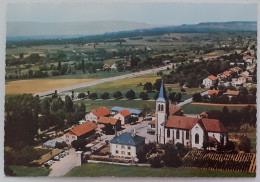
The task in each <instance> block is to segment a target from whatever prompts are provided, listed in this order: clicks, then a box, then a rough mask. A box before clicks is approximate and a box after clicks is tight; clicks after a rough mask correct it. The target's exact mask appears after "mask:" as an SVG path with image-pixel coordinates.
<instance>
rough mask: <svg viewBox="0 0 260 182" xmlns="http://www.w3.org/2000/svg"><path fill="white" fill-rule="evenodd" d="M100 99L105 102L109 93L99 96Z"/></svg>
mask: <svg viewBox="0 0 260 182" xmlns="http://www.w3.org/2000/svg"><path fill="white" fill-rule="evenodd" d="M101 99H103V100H105V99H109V93H107V92H105V93H103V94H102V95H101Z"/></svg>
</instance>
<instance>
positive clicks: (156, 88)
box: [153, 79, 162, 92]
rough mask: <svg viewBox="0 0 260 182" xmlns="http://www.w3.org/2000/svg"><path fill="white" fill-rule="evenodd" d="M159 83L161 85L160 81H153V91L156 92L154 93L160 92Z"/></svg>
mask: <svg viewBox="0 0 260 182" xmlns="http://www.w3.org/2000/svg"><path fill="white" fill-rule="evenodd" d="M161 83H162V79H157V80H156V81H155V83H154V85H153V86H154V89H155V90H156V91H158V92H159V91H160V88H161Z"/></svg>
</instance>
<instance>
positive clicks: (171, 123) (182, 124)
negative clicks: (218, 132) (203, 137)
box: [165, 115, 200, 130]
mask: <svg viewBox="0 0 260 182" xmlns="http://www.w3.org/2000/svg"><path fill="white" fill-rule="evenodd" d="M199 121H200V118H189V117H184V116H174V115H170V116H169V118H168V120H167V122H166V124H165V126H166V127H169V128H180V129H187V130H190V129H191V128H192V127H193V126H194V125H195V124H196V123H197V122H199Z"/></svg>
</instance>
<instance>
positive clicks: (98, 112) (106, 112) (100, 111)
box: [91, 107, 111, 118]
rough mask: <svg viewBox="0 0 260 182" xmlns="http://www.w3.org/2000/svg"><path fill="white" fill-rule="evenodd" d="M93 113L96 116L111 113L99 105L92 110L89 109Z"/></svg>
mask: <svg viewBox="0 0 260 182" xmlns="http://www.w3.org/2000/svg"><path fill="white" fill-rule="evenodd" d="M91 112H92V113H93V114H94V115H96V116H97V117H98V118H99V117H101V116H107V115H109V114H111V111H110V110H108V109H107V108H106V107H100V108H98V109H96V110H92V111H91Z"/></svg>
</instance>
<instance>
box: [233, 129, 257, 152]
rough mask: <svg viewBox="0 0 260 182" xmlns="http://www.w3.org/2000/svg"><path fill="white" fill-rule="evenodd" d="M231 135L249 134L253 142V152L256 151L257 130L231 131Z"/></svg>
mask: <svg viewBox="0 0 260 182" xmlns="http://www.w3.org/2000/svg"><path fill="white" fill-rule="evenodd" d="M229 135H247V137H248V138H249V139H250V142H251V146H252V149H251V152H252V153H256V131H255V132H250V133H249V132H248V133H244V132H229Z"/></svg>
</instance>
